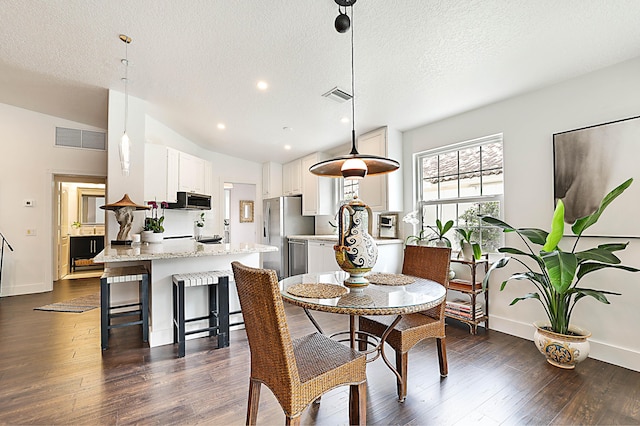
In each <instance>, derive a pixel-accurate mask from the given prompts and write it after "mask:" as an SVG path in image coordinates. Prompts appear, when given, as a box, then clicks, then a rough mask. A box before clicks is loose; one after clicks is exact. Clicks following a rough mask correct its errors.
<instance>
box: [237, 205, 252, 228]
mask: <svg viewBox="0 0 640 426" xmlns="http://www.w3.org/2000/svg"><path fill="white" fill-rule="evenodd" d="M244 222H253V201H249V200H240V223H244Z"/></svg>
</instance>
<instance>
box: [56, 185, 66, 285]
mask: <svg viewBox="0 0 640 426" xmlns="http://www.w3.org/2000/svg"><path fill="white" fill-rule="evenodd" d="M57 184H58V194H59V196H58V197H57V199H58V223H57V226H56V228H57V229H56V234H57V238H58V279H61V278H63V277H64V276H65V275H68V274H69V208H68V206H69V194H68V193H67V190H66V189H63V188H62V182H57Z"/></svg>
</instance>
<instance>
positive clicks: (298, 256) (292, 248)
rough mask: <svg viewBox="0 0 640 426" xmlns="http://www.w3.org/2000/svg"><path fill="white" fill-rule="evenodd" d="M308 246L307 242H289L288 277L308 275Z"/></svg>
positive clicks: (293, 240)
mask: <svg viewBox="0 0 640 426" xmlns="http://www.w3.org/2000/svg"><path fill="white" fill-rule="evenodd" d="M307 244H308V241H307V240H296V239H292V240H291V239H290V240H289V271H288V275H287V276H288V277H290V276H292V275H299V274H306V273H307Z"/></svg>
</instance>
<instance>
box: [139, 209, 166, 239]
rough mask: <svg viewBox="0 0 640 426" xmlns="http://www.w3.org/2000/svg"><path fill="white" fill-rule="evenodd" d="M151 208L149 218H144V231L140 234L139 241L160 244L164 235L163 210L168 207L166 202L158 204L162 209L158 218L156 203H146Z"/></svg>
mask: <svg viewBox="0 0 640 426" xmlns="http://www.w3.org/2000/svg"><path fill="white" fill-rule="evenodd" d="M147 204H148V205H149V206H151V217H147V218H145V221H144V231H142V234H141V237H140V238H141V240H142V241H144V242H148V243H160V242H162V239H163V233H164V226H163V223H164V209H165V208H167V207H168V206H169V204H168V203H167V202H166V201H162V202H160V208H162V216H158V203H157V202H156V201H149V202H148V203H147Z"/></svg>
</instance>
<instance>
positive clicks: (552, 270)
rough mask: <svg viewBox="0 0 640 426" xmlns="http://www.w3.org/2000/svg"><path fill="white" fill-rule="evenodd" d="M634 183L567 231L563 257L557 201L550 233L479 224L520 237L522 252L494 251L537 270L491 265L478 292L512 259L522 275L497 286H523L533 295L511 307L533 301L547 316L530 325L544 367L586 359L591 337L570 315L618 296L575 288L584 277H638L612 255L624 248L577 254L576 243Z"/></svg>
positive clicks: (503, 262) (568, 365) (614, 246)
mask: <svg viewBox="0 0 640 426" xmlns="http://www.w3.org/2000/svg"><path fill="white" fill-rule="evenodd" d="M632 181H633V179H629V180H627V181H625V182H624V183H622V184H621V185H619V186H618V187H616V188H615V189H613V190H612V191H611V192H610V193H609V194H607V195H606V196H605V197H604V198H603V199H602V201H601V203H600V206H599V207H598V209H597V210H596V211H595V212H594V213H592V214H590V215H588V216H585V217H583V218H581V219H578V220H577V221H576V222H575V223H574V224H573V226H572V227H571V231H572V233H573V235H574V236H575V242H574V243H573V247H572V248H571V251H564V250H563V249H561V248H560V247H559V245H560V243H561V242H562V238H563V234H564V204H563V203H562V200H559V201H558V203H557V205H556V209H555V212H554V214H553V220H552V222H551V232H546V231H544V230H542V229H536V228H514V227H513V226H511V225H508V224H507V223H505V222H502V221H501V220H498V219H496V218H493V217H489V216H485V217H483V218H482V220H483V221H484V222H486V223H488V224H489V225H492V226H496V227H498V228H502V230H503V232H515V233H517V234H518V236H520V238H521V239H522V241H523V242H524V244H525V245H526V247H527V251H522V250H520V249H517V248H513V247H502V248H500V249H499V250H498V251H499V252H500V253H506V254H508V255H515V256H522V257H524V258H528V259H530V260H532V261H533V262H534V264H535V265H536V266H537V270H534V269H533V268H531V267H530V266H529V265H528V264H527V263H525V262H523V261H522V260H520V259H519V258H517V257H510V256H507V257H504V258H502V259H500V260H499V261H498V262H496V263H494V264H493V265H492V266H491V268H490V269H489V272H488V273H487V275H486V276H485V278H484V281H483V286H484V287H485V288H486V286H487V283H488V280H489V278H490V276H491V274H492V273H493V271H494V270H496V269H499V268H503V267H505V266H506V265H507V264H508V263H509V262H510V261H511V260H512V259H513V260H514V261H516V262H518V263H519V264H520V265H521V266H523V267H524V268H525V270H524V271H523V272H517V273H514V274H513V275H511V276H510V277H509V278H508V279H507V280H505V281H503V282H502V285H501V286H500V290H503V289H504V288H505V286H506V285H507V283H508V282H509V281H510V280H515V281H523V280H528V281H530V282H531V283H533V285H534V286H535V287H536V289H537V291H534V292H531V293H527V294H525V295H524V296H522V297H517V298H515V299H514V300H513V301H512V302H511V305H514V304H516V303H518V302H520V301H522V300H526V299H535V300H538V301H539V302H540V303H541V304H542V307H543V308H544V310H545V313H546V314H547V318H548V320H549V321H538V322H535V323H534V326H535V327H536V331H535V334H534V341H535V343H536V346H537V347H538V350H539V351H540V352H541V353H542V354H543V355H545V356H546V357H547V361H548V362H549V363H550V364H552V365H555V366H558V367H562V368H575V365H576V364H577V363H578V362H580V361H582V360H584V359H586V358H587V356H588V353H589V342H588V341H587V338H588V337H590V336H591V333H589V332H588V331H586V330H583V329H581V328H579V327H575V326H573V325H571V324H570V320H571V314H572V313H573V309H574V308H575V305H576V303H577V302H578V301H579V300H582V299H583V298H585V297H593V298H594V299H596V300H597V301H599V302H602V303H605V304H609V301H608V300H607V295H617V296H619V295H620V293H614V292H611V291H605V290H595V289H591V288H584V287H578V284H579V283H580V281H581V280H582V278H584V276H585V275H587V274H589V273H591V272H594V271H598V270H600V269H604V268H616V269H622V270H625V271H630V272H638V271H639V269H636V268H633V267H630V266H624V265H621V264H620V263H621V262H620V259H619V258H618V257H617V256H616V255H615V254H614V252H616V251H621V250H624V249H625V248H626V247H627V245H628V244H629V243H628V242H627V243H608V244H599V245H598V246H597V247H593V248H589V249H586V250H580V251H577V247H578V242H579V241H580V237H581V236H582V234H583V233H584V231H585V230H586V229H587V228H589V227H590V226H591V225H593V224H595V223H596V222H597V221H598V219H599V218H600V215H602V212H603V211H604V210H605V208H606V207H607V206H608V205H609V204H610V203H611V202H612V201H613V200H614V199H616V198H617V197H618V196H619V195H620V194H622V193H623V192H624V190H625V189H627V188H628V187H629V185H631V182H632ZM530 244H534V245H539V246H542V248H541V249H540V250H534V249H533V248H532V247H531V245H530Z"/></svg>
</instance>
